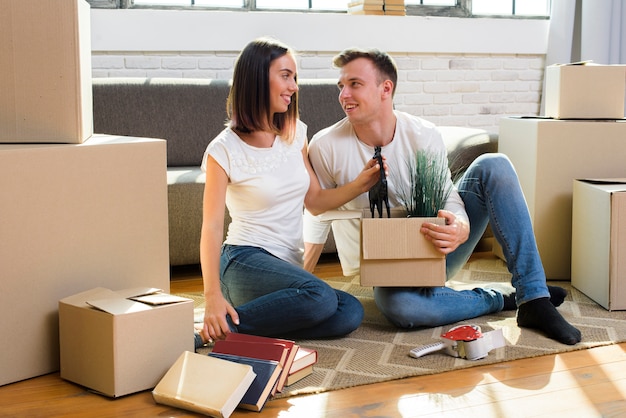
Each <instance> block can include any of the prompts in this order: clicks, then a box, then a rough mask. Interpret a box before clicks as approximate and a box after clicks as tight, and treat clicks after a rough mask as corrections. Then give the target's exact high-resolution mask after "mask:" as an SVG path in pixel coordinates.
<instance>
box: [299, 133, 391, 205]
mask: <svg viewBox="0 0 626 418" xmlns="http://www.w3.org/2000/svg"><path fill="white" fill-rule="evenodd" d="M302 158H304V165H305V166H306V169H307V171H308V172H309V177H310V178H311V184H310V186H309V190H308V192H307V194H306V196H305V198H304V205H305V206H306V208H307V209H308V210H309V212H311V214H313V215H319V214H320V213H324V212H326V211H327V210H331V209H336V208H338V207H339V206H342V205H344V204H346V203H348V202H349V201H351V200H352V199H355V198H356V197H358V196H360V195H361V194H363V193H365V192H367V191H369V189H371V188H372V186H374V185H375V184H376V182H377V181H378V179H379V178H380V171H379V170H380V167H379V165H378V164H377V163H376V160H374V159H370V160H368V161H367V162H366V163H365V166H364V167H363V171H361V172H360V173H359V175H358V176H357V177H356V178H355V179H354V180H352V181H351V182H350V183H348V184H346V185H343V186H339V187H336V188H334V189H323V188H322V187H321V186H320V183H319V180H318V179H317V176H316V175H315V171H313V167H312V166H311V162H310V161H309V155H308V152H307V147H306V145H305V146H304V147H303V148H302Z"/></svg>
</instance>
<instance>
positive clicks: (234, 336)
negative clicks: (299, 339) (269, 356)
mask: <svg viewBox="0 0 626 418" xmlns="http://www.w3.org/2000/svg"><path fill="white" fill-rule="evenodd" d="M226 341H246V342H252V343H270V344H282V345H284V346H285V347H287V348H288V349H289V354H288V355H287V360H286V361H285V364H284V365H283V369H284V370H285V376H281V380H280V384H279V385H278V387H277V391H278V392H280V391H282V389H283V387H284V385H285V382H286V381H287V376H286V375H288V374H289V370H290V369H291V365H292V364H293V361H294V359H295V357H296V354H297V352H298V348H299V345H298V344H296V342H295V341H292V340H287V339H283V338H272V337H261V336H258V335H250V334H241V333H235V332H231V333H230V334H228V335H227V336H226Z"/></svg>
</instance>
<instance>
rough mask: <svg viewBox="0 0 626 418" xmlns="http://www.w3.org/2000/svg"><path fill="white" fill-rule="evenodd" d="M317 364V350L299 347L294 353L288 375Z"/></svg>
mask: <svg viewBox="0 0 626 418" xmlns="http://www.w3.org/2000/svg"><path fill="white" fill-rule="evenodd" d="M315 363H317V350H315V349H313V348H308V347H300V348H299V349H298V352H297V353H296V357H295V359H294V360H293V363H292V364H291V368H290V369H289V374H293V373H295V372H297V371H299V370H302V369H304V368H305V367H308V366H312V365H313V364H315Z"/></svg>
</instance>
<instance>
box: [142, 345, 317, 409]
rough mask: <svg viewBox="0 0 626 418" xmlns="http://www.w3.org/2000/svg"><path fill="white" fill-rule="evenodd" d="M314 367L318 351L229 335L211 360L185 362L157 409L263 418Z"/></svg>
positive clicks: (163, 386) (163, 385)
mask: <svg viewBox="0 0 626 418" xmlns="http://www.w3.org/2000/svg"><path fill="white" fill-rule="evenodd" d="M198 357H200V358H198ZM316 362H317V351H316V350H315V349H311V348H305V347H300V346H299V345H298V344H296V343H295V342H294V341H291V340H285V339H280V338H269V337H258V336H254V335H247V334H239V333H231V334H228V337H227V338H226V339H225V340H220V341H216V342H215V344H214V345H213V349H212V350H211V352H210V353H209V355H208V356H203V355H200V354H195V353H189V352H187V353H185V354H184V355H183V356H181V358H180V359H179V360H178V361H177V362H176V363H175V364H174V366H172V367H171V368H170V370H169V371H168V372H167V374H166V375H165V376H164V377H163V379H162V380H161V381H160V382H159V384H158V385H157V386H156V387H155V389H154V391H153V392H152V394H153V396H154V399H155V401H156V402H158V403H162V404H165V405H170V406H176V407H179V408H183V409H187V410H191V411H195V412H201V413H203V414H205V415H209V416H214V417H220V418H226V417H228V416H230V414H231V413H232V412H233V410H234V409H235V408H236V407H237V408H242V409H248V410H252V411H257V412H259V411H261V410H262V409H263V406H265V403H266V402H267V400H268V399H270V398H271V397H272V396H273V395H275V394H276V392H280V391H282V390H283V389H284V387H285V386H288V385H291V384H294V383H295V382H297V381H299V380H301V379H303V378H305V377H306V376H309V375H310V374H312V373H313V365H314V364H315V363H316Z"/></svg>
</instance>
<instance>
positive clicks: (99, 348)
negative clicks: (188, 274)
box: [59, 287, 194, 397]
mask: <svg viewBox="0 0 626 418" xmlns="http://www.w3.org/2000/svg"><path fill="white" fill-rule="evenodd" d="M59 340H60V346H61V350H60V351H61V377H62V378H63V379H66V380H69V381H72V382H74V383H78V384H80V385H83V386H86V387H88V388H91V389H93V390H95V391H97V392H99V393H101V394H103V395H107V396H111V397H118V396H122V395H127V394H130V393H134V392H139V391H141V390H146V389H152V388H154V387H155V386H156V384H157V383H158V382H159V380H160V379H161V378H162V377H163V375H164V374H165V373H166V372H167V370H168V369H169V368H170V367H171V365H172V364H173V363H174V362H175V361H176V359H178V357H179V356H180V355H181V354H182V353H183V352H185V351H193V350H194V341H193V301H192V300H191V299H186V298H180V297H177V296H172V295H168V294H166V293H161V292H160V291H159V289H150V288H135V289H126V290H121V291H117V292H114V291H112V290H109V289H105V288H102V287H99V288H95V289H91V290H88V291H86V292H82V293H78V294H76V295H73V296H68V297H66V298H64V299H61V300H60V301H59Z"/></svg>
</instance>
